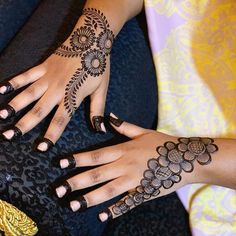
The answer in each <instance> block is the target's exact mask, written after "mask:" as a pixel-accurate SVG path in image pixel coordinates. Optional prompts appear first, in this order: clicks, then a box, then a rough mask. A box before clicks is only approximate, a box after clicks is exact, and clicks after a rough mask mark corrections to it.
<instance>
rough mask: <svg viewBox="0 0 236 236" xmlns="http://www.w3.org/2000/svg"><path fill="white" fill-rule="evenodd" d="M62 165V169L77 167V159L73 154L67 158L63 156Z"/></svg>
mask: <svg viewBox="0 0 236 236" xmlns="http://www.w3.org/2000/svg"><path fill="white" fill-rule="evenodd" d="M60 167H61V168H62V169H65V168H70V169H72V168H75V167H76V161H75V158H74V156H73V155H71V156H68V157H66V158H63V159H61V160H60Z"/></svg>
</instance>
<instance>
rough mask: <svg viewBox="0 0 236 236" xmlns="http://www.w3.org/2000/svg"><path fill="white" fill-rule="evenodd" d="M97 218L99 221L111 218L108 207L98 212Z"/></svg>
mask: <svg viewBox="0 0 236 236" xmlns="http://www.w3.org/2000/svg"><path fill="white" fill-rule="evenodd" d="M98 219H99V220H100V221H101V222H106V221H108V220H111V219H112V213H111V211H110V209H109V208H107V209H106V210H104V211H103V212H101V213H99V214H98Z"/></svg>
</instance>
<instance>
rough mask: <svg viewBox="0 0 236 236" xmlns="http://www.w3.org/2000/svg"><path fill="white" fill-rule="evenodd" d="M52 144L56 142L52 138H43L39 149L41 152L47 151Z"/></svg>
mask: <svg viewBox="0 0 236 236" xmlns="http://www.w3.org/2000/svg"><path fill="white" fill-rule="evenodd" d="M52 146H54V143H53V142H52V141H51V140H50V139H47V138H43V139H42V141H41V142H40V143H39V144H38V146H37V150H38V151H40V152H46V151H48V149H49V148H51V147H52Z"/></svg>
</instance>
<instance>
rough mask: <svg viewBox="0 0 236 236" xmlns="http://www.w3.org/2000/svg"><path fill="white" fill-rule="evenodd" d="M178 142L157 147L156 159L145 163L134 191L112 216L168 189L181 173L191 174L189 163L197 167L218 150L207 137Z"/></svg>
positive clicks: (116, 207) (119, 203)
mask: <svg viewBox="0 0 236 236" xmlns="http://www.w3.org/2000/svg"><path fill="white" fill-rule="evenodd" d="M178 141H179V143H177V144H175V143H173V142H166V143H165V144H164V146H159V147H157V153H158V157H157V158H153V159H150V160H149V161H148V169H147V170H146V171H145V172H144V174H143V179H142V180H141V181H140V185H139V186H138V187H137V188H136V191H134V192H133V193H130V194H129V195H128V196H126V197H125V198H124V199H123V200H121V201H119V202H118V203H116V204H115V206H114V207H113V208H112V212H113V213H114V214H115V215H121V214H124V213H126V212H128V211H129V210H131V209H132V208H133V207H135V206H137V205H140V204H141V203H143V202H144V201H146V200H148V199H150V198H151V197H156V196H158V195H159V194H160V192H161V191H160V189H161V188H162V187H163V188H164V189H169V188H171V187H172V186H173V185H174V184H175V183H178V182H180V181H181V172H182V171H184V172H192V171H193V169H194V166H193V163H194V161H197V162H198V163H199V164H201V165H207V164H209V163H210V162H211V154H212V153H214V152H216V151H217V150H218V147H217V146H216V145H215V144H213V142H214V140H213V139H210V138H197V137H196V138H179V139H178Z"/></svg>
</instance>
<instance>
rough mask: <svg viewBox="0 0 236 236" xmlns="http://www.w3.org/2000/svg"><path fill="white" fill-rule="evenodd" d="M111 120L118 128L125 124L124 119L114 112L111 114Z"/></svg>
mask: <svg viewBox="0 0 236 236" xmlns="http://www.w3.org/2000/svg"><path fill="white" fill-rule="evenodd" d="M109 122H110V123H111V124H112V125H114V126H116V127H117V128H119V127H120V126H121V125H122V124H123V122H124V121H123V120H121V119H119V118H118V117H117V116H116V115H115V114H113V113H112V112H111V113H110V115H109Z"/></svg>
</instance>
